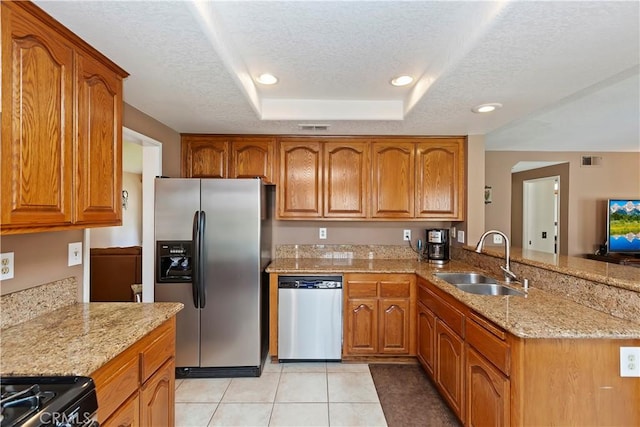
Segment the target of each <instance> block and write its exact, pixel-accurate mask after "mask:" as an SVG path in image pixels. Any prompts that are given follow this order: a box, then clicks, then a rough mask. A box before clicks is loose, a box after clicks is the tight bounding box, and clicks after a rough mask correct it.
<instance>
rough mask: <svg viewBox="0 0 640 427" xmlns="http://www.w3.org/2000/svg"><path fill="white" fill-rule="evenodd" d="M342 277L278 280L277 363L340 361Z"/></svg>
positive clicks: (280, 277) (279, 278) (301, 277)
mask: <svg viewBox="0 0 640 427" xmlns="http://www.w3.org/2000/svg"><path fill="white" fill-rule="evenodd" d="M341 358H342V277H341V276H279V277H278V359H279V360H281V361H296V360H298V361H312V360H317V361H320V360H333V361H336V360H341Z"/></svg>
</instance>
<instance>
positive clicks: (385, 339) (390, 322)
mask: <svg viewBox="0 0 640 427" xmlns="http://www.w3.org/2000/svg"><path fill="white" fill-rule="evenodd" d="M379 313H380V330H379V332H378V333H379V338H380V341H379V347H378V348H379V352H380V353H383V354H408V353H409V300H408V299H391V298H381V299H380V301H379Z"/></svg>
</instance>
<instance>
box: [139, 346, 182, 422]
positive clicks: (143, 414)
mask: <svg viewBox="0 0 640 427" xmlns="http://www.w3.org/2000/svg"><path fill="white" fill-rule="evenodd" d="M140 400H141V402H140V422H141V425H143V426H154V427H164V426H167V427H169V426H173V425H174V424H175V404H174V402H175V363H174V359H173V358H171V359H170V360H168V361H167V362H166V363H165V364H164V365H162V367H161V368H160V369H159V370H158V371H157V372H156V373H155V374H154V375H153V376H152V377H151V378H149V380H148V381H147V382H146V383H145V384H144V385H143V386H142V389H141V391H140Z"/></svg>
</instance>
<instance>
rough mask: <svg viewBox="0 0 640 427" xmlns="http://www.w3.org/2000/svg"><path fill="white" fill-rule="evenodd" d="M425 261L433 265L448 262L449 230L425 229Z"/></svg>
mask: <svg viewBox="0 0 640 427" xmlns="http://www.w3.org/2000/svg"><path fill="white" fill-rule="evenodd" d="M426 242H427V246H426V248H425V249H426V252H427V259H428V260H429V262H432V263H435V264H444V263H446V262H449V230H448V229H446V228H432V229H427V239H426Z"/></svg>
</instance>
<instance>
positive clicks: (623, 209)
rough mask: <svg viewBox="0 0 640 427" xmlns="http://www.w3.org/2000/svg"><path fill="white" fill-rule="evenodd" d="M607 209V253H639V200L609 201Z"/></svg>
mask: <svg viewBox="0 0 640 427" xmlns="http://www.w3.org/2000/svg"><path fill="white" fill-rule="evenodd" d="M607 207H608V209H607V246H608V251H609V252H615V253H640V200H628V199H609V201H608V203H607Z"/></svg>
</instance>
